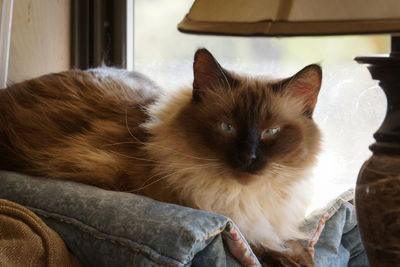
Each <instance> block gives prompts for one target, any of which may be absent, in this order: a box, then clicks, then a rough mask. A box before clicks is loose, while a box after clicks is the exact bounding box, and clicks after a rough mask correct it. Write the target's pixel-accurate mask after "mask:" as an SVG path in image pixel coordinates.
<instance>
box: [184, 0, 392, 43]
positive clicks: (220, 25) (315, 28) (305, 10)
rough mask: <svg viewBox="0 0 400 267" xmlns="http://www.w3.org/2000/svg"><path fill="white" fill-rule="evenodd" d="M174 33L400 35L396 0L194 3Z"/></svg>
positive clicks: (211, 0) (210, 0) (223, 0)
mask: <svg viewBox="0 0 400 267" xmlns="http://www.w3.org/2000/svg"><path fill="white" fill-rule="evenodd" d="M178 29H179V30H180V31H182V32H187V33H203V34H218V35H244V36H257V35H260V36H263V35H265V36H299V35H338V34H367V33H395V32H400V0H195V2H194V3H193V5H192V7H191V9H190V11H189V13H188V14H187V15H186V16H185V17H184V19H183V20H182V21H181V22H180V23H179V25H178Z"/></svg>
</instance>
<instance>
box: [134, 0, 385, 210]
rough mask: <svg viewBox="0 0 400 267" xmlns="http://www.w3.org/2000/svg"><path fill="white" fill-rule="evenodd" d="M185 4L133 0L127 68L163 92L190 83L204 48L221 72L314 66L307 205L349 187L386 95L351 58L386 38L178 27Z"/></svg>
mask: <svg viewBox="0 0 400 267" xmlns="http://www.w3.org/2000/svg"><path fill="white" fill-rule="evenodd" d="M191 5H192V1H185V0H179V1H169V0H136V1H135V13H134V68H135V70H137V71H140V72H143V73H145V74H147V75H148V76H149V77H150V78H152V79H153V80H155V81H156V82H157V83H158V84H159V85H160V86H161V87H163V88H164V89H166V90H175V89H177V88H180V87H182V86H184V85H187V86H190V85H191V82H192V77H193V75H192V63H193V54H194V52H195V50H196V49H197V48H199V47H206V48H207V49H209V50H210V51H211V52H212V53H213V54H214V56H215V57H216V58H217V59H218V60H219V62H220V63H221V64H222V65H223V66H224V67H225V68H227V69H230V70H234V71H237V72H244V73H248V74H252V75H260V74H261V75H262V74H264V75H271V76H274V77H287V76H290V75H292V74H294V73H296V72H297V71H298V70H300V69H301V68H303V67H304V66H306V65H308V64H311V63H319V64H321V66H322V68H323V73H324V77H323V85H322V89H321V92H320V96H319V102H318V104H317V107H316V110H315V113H314V119H315V121H316V122H317V123H318V125H319V126H320V128H321V130H322V132H323V136H324V138H323V146H322V150H323V151H322V152H321V154H320V157H319V162H318V165H317V166H316V168H315V171H314V181H315V190H314V191H315V197H314V199H315V200H314V205H313V207H317V206H320V205H322V204H324V203H326V202H327V201H329V200H330V199H332V198H334V197H336V196H337V195H338V194H340V193H341V192H343V191H345V190H346V189H348V188H351V187H354V185H355V182H356V179H357V175H358V172H359V170H360V168H361V165H362V164H363V162H364V161H365V160H366V159H367V158H368V157H369V156H370V155H371V152H370V151H369V150H368V146H369V145H370V144H371V143H373V141H374V140H373V138H372V134H373V133H374V131H376V130H377V129H378V127H379V125H380V124H381V122H382V120H383V118H384V115H385V111H386V98H385V96H384V94H383V92H382V90H381V89H380V88H379V87H378V85H377V82H376V81H373V80H372V79H371V76H370V74H369V72H368V70H367V68H366V66H363V65H359V64H357V63H356V62H355V61H353V57H354V56H357V55H364V54H376V53H387V52H388V51H389V45H390V39H389V36H388V35H374V36H339V37H301V38H297V37H296V38H294V37H287V38H267V37H252V38H248V37H221V36H206V35H189V34H183V33H180V32H178V30H177V24H178V23H179V22H180V20H181V19H182V18H183V16H184V15H185V13H186V12H187V11H188V10H189V8H190V6H191Z"/></svg>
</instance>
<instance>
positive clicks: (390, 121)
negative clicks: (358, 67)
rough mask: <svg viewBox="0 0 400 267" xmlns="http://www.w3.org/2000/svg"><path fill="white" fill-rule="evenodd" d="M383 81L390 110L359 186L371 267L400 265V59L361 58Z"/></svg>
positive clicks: (358, 201) (359, 212)
mask: <svg viewBox="0 0 400 267" xmlns="http://www.w3.org/2000/svg"><path fill="white" fill-rule="evenodd" d="M355 60H356V61H357V62H359V63H366V64H369V66H368V69H369V71H370V72H371V75H372V78H373V79H375V80H379V81H380V82H379V85H380V86H381V87H382V89H383V90H384V92H385V94H386V97H387V102H388V108H387V113H386V117H385V119H384V122H383V124H382V126H381V127H380V128H379V130H378V131H377V132H376V133H375V134H374V138H375V139H376V142H375V143H374V144H372V145H371V146H370V149H371V151H372V152H373V156H372V157H371V158H370V159H369V160H368V161H367V162H365V163H364V165H363V167H362V168H361V171H360V174H359V176H358V180H357V185H356V211H357V219H358V223H359V228H360V233H361V237H362V240H363V243H364V246H365V249H366V251H367V254H368V259H369V261H370V264H371V266H379V267H382V266H399V265H400V57H398V56H395V55H394V54H391V55H390V56H381V57H357V58H356V59H355Z"/></svg>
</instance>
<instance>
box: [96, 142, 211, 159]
mask: <svg viewBox="0 0 400 267" xmlns="http://www.w3.org/2000/svg"><path fill="white" fill-rule="evenodd" d="M122 144H141V145H146V146H151V147H155V148H156V149H158V150H159V151H163V150H167V151H171V152H173V153H175V154H179V155H182V156H185V157H188V158H193V159H199V160H204V161H212V162H216V161H217V159H214V158H202V157H196V156H193V155H189V154H187V153H183V152H180V151H177V150H174V149H170V148H168V147H162V146H157V145H154V144H150V143H146V144H145V143H143V142H141V141H127V142H117V143H113V144H105V145H102V146H100V147H101V148H102V147H107V146H114V145H122Z"/></svg>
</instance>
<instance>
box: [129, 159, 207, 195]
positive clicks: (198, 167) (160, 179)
mask: <svg viewBox="0 0 400 267" xmlns="http://www.w3.org/2000/svg"><path fill="white" fill-rule="evenodd" d="M196 169H204V167H201V168H200V166H193V167H187V168H182V169H179V170H176V171H173V172H171V173H168V174H166V175H164V176H162V177H160V178H158V179H157V180H155V181H153V182H151V183H149V184H147V185H146V183H147V182H148V181H150V180H151V179H152V178H154V177H157V175H159V174H158V173H156V174H154V175H153V176H151V177H150V178H148V179H147V180H146V181H145V182H144V183H143V184H142V186H141V187H140V188H138V189H134V190H130V191H127V192H131V193H133V192H138V191H140V190H143V189H145V188H147V187H149V186H151V185H153V184H155V183H157V182H160V181H162V180H164V179H166V178H168V177H170V176H172V175H175V174H178V173H180V172H185V171H188V170H196Z"/></svg>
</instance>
